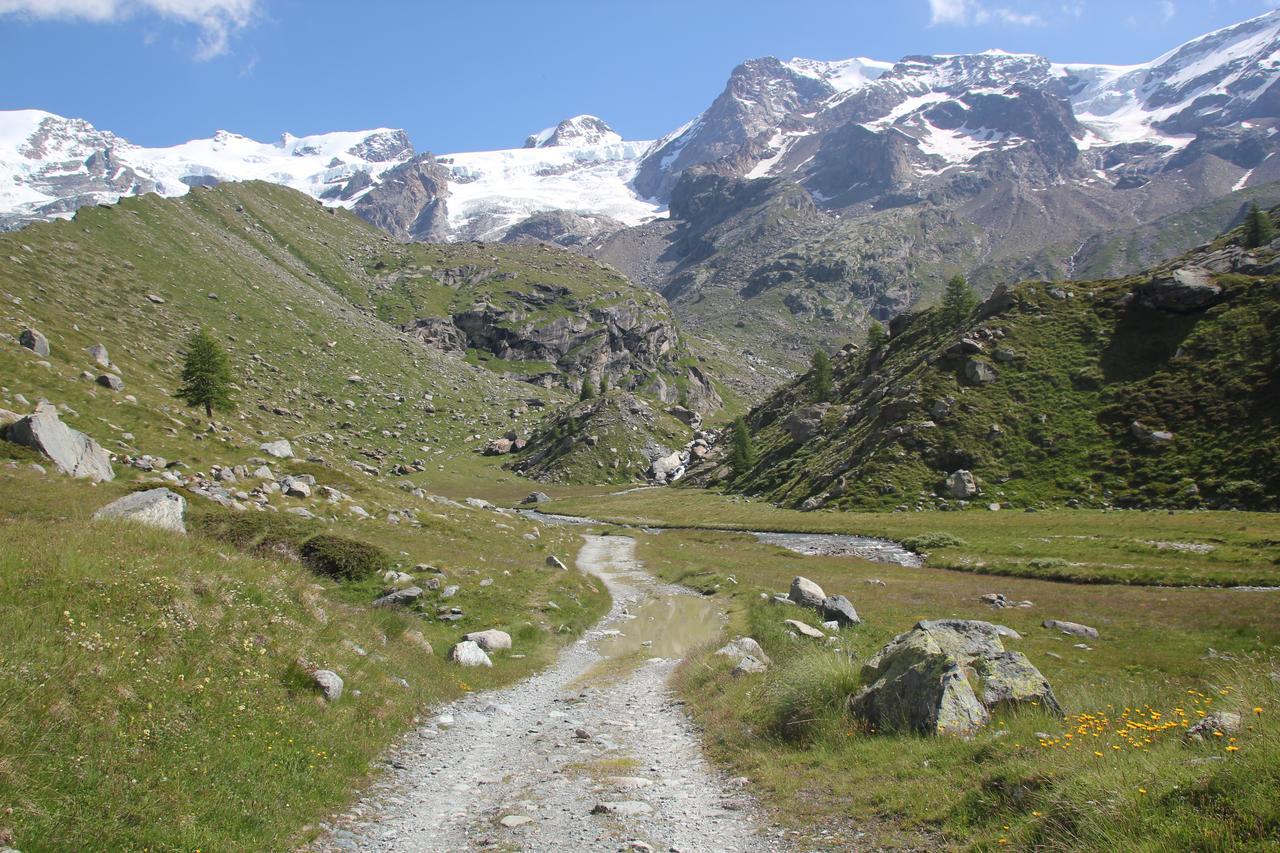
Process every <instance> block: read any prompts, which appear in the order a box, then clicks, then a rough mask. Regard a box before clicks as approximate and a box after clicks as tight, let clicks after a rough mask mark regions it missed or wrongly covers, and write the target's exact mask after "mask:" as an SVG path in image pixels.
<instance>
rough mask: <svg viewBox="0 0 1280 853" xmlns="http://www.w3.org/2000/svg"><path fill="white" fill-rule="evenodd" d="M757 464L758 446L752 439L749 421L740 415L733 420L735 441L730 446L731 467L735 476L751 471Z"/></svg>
mask: <svg viewBox="0 0 1280 853" xmlns="http://www.w3.org/2000/svg"><path fill="white" fill-rule="evenodd" d="M755 464H756V448H755V445H754V444H753V443H752V441H751V431H750V430H749V429H747V422H746V421H745V420H744V419H742V418H741V417H739V418H738V419H737V420H736V421H734V422H733V443H732V444H731V445H730V446H729V468H730V469H731V470H732V471H733V473H734V476H740V475H742V474H745V473H746V472H747V471H750V470H751V469H752V468H754V467H755Z"/></svg>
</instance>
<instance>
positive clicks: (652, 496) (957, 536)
mask: <svg viewBox="0 0 1280 853" xmlns="http://www.w3.org/2000/svg"><path fill="white" fill-rule="evenodd" d="M557 497H559V496H558V495H557ZM550 511H553V512H563V513H567V514H569V515H583V516H589V517H591V518H596V519H600V520H602V521H609V522H614V523H619V524H637V525H643V526H652V527H692V526H696V527H702V528H718V529H724V530H762V531H774V532H793V533H845V534H853V535H861V536H877V537H882V538H885V539H892V540H894V541H898V542H906V543H911V544H913V545H916V546H920V548H921V550H922V551H923V552H924V553H925V555H926V562H927V564H928V565H929V566H930V567H933V568H945V569H953V570H956V571H961V572H969V573H974V574H980V575H999V576H1007V577H1030V578H1042V579H1047V580H1061V581H1070V582H1075V583H1100V584H1161V585H1167V586H1237V585H1256V586H1280V516H1277V515H1275V514H1272V513H1248V512H1204V511H1201V512H1140V511H1128V510H1122V511H1114V512H1099V511H1096V510H1054V511H1045V512H1035V513H1026V512H996V513H991V512H949V513H938V512H922V513H915V512H894V513H883V512H881V513H870V512H861V513H853V512H798V511H796V510H788V509H779V508H777V507H774V506H771V505H769V504H767V503H764V502H763V501H753V500H744V499H741V498H727V497H724V496H721V495H717V494H714V493H711V492H706V491H699V490H694V489H649V490H643V491H637V492H631V493H629V494H621V495H594V496H584V497H576V498H574V497H570V498H566V499H562V500H557V501H555V502H554V503H552V504H551V505H550ZM1188 545H1190V546H1196V547H1195V548H1194V549H1187V548H1186V546H1188Z"/></svg>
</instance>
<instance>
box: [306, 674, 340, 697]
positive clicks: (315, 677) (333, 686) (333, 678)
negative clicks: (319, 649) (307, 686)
mask: <svg viewBox="0 0 1280 853" xmlns="http://www.w3.org/2000/svg"><path fill="white" fill-rule="evenodd" d="M311 680H312V681H314V682H315V685H316V687H319V688H320V692H321V693H322V694H323V695H324V698H325V701H326V702H337V701H338V700H339V699H341V698H342V676H340V675H338V673H336V672H334V671H333V670H330V669H317V670H316V671H315V672H313V673H311Z"/></svg>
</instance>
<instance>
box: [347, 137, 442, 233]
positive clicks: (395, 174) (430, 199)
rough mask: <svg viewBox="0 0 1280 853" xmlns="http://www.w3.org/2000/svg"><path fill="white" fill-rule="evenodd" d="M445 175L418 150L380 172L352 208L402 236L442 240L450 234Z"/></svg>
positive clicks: (428, 157) (365, 217)
mask: <svg viewBox="0 0 1280 853" xmlns="http://www.w3.org/2000/svg"><path fill="white" fill-rule="evenodd" d="M448 183H449V182H448V176H447V175H446V173H445V171H444V169H442V168H440V166H439V165H438V164H437V163H436V161H435V158H434V157H432V156H431V155H430V154H421V155H419V156H417V157H415V158H413V159H412V160H409V161H408V162H406V163H404V164H402V165H400V166H396V167H395V168H394V169H391V170H389V171H388V172H386V173H385V174H384V175H383V176H382V183H380V184H379V185H378V186H376V187H374V188H373V189H371V190H370V191H369V192H368V193H366V194H365V195H364V196H363V197H361V199H360V200H359V201H357V202H356V204H355V207H353V208H352V210H354V211H355V212H356V213H357V214H359V215H360V216H361V217H362V218H364V219H366V220H368V221H369V222H371V223H373V224H374V225H376V226H378V227H379V228H381V229H383V230H384V231H387V232H388V233H390V234H391V235H392V236H393V237H397V238H399V239H401V240H427V241H432V240H443V239H445V238H446V237H447V236H448V234H449V221H448V216H447V214H448V210H447V207H446V199H447V198H448V196H449V187H448Z"/></svg>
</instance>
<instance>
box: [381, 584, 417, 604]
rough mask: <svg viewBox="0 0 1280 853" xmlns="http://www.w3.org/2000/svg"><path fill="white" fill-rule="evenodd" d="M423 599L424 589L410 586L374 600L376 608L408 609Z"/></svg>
mask: <svg viewBox="0 0 1280 853" xmlns="http://www.w3.org/2000/svg"><path fill="white" fill-rule="evenodd" d="M419 598H422V587H417V586H408V587H405V588H404V589H397V590H394V591H393V592H389V593H387V594H386V595H384V596H382V597H381V598H378V599H376V600H374V602H373V606H374V607H407V606H408V605H410V604H413V602H415V601H417V600H418V599H419Z"/></svg>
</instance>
